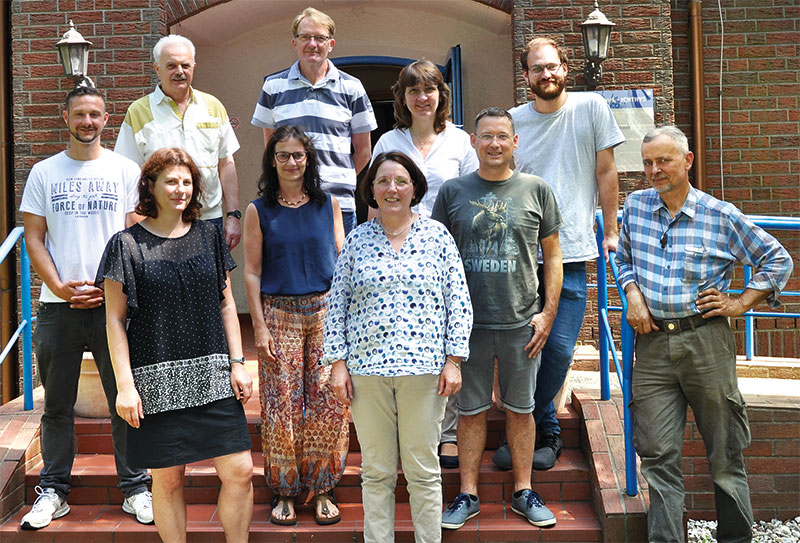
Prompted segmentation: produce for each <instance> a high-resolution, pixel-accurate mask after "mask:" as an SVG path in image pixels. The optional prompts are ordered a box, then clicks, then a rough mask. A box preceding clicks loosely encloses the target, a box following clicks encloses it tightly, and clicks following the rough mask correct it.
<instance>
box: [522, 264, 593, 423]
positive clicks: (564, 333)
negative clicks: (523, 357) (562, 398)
mask: <svg viewBox="0 0 800 543" xmlns="http://www.w3.org/2000/svg"><path fill="white" fill-rule="evenodd" d="M543 275H544V274H543V269H542V266H539V284H540V285H542V284H543V279H542V277H543ZM542 298H543V299H544V296H542ZM585 312H586V262H568V263H566V264H564V284H563V285H562V287H561V297H560V299H559V302H558V313H557V314H556V318H555V320H554V321H553V328H552V329H551V330H550V337H548V338H547V343H546V344H545V346H544V349H542V363H541V365H540V366H539V373H538V374H537V375H536V393H535V394H534V401H535V402H536V405H535V407H534V409H533V419H534V420H535V421H536V426H537V427H538V431H539V432H540V433H542V434H556V435H560V434H561V427H560V426H559V425H558V419H556V408H555V406H554V405H553V398H555V397H556V394H558V391H559V390H561V386H562V385H563V384H564V378H565V377H566V376H567V370H569V365H570V364H571V363H572V353H573V351H574V350H575V343H576V342H577V341H578V334H579V333H580V331H581V325H582V324H583V315H584V313H585Z"/></svg>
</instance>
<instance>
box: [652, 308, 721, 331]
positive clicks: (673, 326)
mask: <svg viewBox="0 0 800 543" xmlns="http://www.w3.org/2000/svg"><path fill="white" fill-rule="evenodd" d="M718 318H720V317H711V318H710V319H704V318H703V315H702V314H701V313H698V314H697V315H692V316H691V317H683V318H680V319H664V320H658V319H653V320H654V321H655V323H656V326H658V328H659V329H660V330H661V331H662V332H664V333H665V334H679V333H681V332H686V331H688V330H694V329H695V328H700V327H701V326H705V325H706V324H708V323H709V322H711V321H713V320H715V319H718Z"/></svg>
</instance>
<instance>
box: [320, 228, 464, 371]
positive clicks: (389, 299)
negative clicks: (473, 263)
mask: <svg viewBox="0 0 800 543" xmlns="http://www.w3.org/2000/svg"><path fill="white" fill-rule="evenodd" d="M328 300H329V305H328V314H327V317H326V319H325V346H324V355H323V358H322V364H325V365H328V364H333V363H334V362H336V361H337V360H342V359H343V360H345V361H346V362H347V368H348V370H349V371H350V373H351V374H352V375H378V376H383V377H394V376H402V375H425V374H434V375H438V374H439V373H441V371H442V367H443V366H444V363H445V357H446V355H452V356H460V357H464V358H466V357H467V356H468V355H469V335H470V332H471V330H472V303H471V302H470V298H469V290H468V289H467V282H466V279H465V277H464V267H463V265H462V263H461V257H460V256H459V253H458V248H457V247H456V243H455V241H454V240H453V238H452V236H451V235H450V233H449V232H448V231H447V229H446V228H445V227H444V226H443V225H442V224H441V223H439V222H437V221H434V220H432V219H426V218H424V217H419V218H418V219H417V220H416V221H415V222H414V224H412V225H411V228H410V229H409V232H408V235H407V236H406V239H405V241H404V243H403V247H402V249H401V251H400V252H399V253H398V252H397V251H395V250H394V248H392V246H391V244H390V243H389V240H388V238H387V237H386V234H385V233H384V232H383V229H382V228H381V226H380V224H378V222H377V221H375V220H372V221H369V222H366V223H364V224H362V225H360V226H358V227H357V228H356V229H355V230H353V231H352V232H351V233H350V235H349V236H348V237H347V239H346V240H345V242H344V247H342V252H341V254H340V255H339V259H338V261H337V262H336V271H335V272H334V275H333V285H332V287H331V290H330V296H329V298H328Z"/></svg>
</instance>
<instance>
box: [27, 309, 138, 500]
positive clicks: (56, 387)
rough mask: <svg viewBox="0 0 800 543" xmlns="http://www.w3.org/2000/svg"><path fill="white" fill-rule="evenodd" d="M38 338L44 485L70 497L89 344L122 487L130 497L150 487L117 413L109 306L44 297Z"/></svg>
mask: <svg viewBox="0 0 800 543" xmlns="http://www.w3.org/2000/svg"><path fill="white" fill-rule="evenodd" d="M33 342H34V346H35V347H36V363H37V366H38V367H39V376H40V378H41V380H42V385H43V386H44V413H43V414H42V435H41V445H42V462H43V464H44V467H43V468H42V472H41V474H40V480H41V482H40V483H39V484H40V485H41V486H42V488H52V489H55V491H56V493H58V495H59V496H61V497H64V498H65V497H66V496H67V495H68V494H69V491H70V472H71V471H72V462H73V460H74V458H75V428H74V426H75V413H74V411H73V408H74V406H75V400H76V399H77V396H78V378H79V377H80V373H81V362H82V359H83V351H84V349H86V348H88V350H90V351H91V352H92V355H93V356H94V362H95V364H96V365H97V371H98V372H99V374H100V381H101V382H102V383H103V390H104V391H105V394H106V401H107V403H108V409H109V411H110V412H111V436H112V438H113V442H114V461H115V462H116V467H117V475H118V476H119V480H120V481H119V488H120V490H122V494H123V495H124V496H125V497H126V498H129V497H131V496H134V495H136V494H139V493H140V492H143V491H145V490H147V485H148V484H149V483H150V476H149V475H147V470H142V469H134V468H131V467H129V466H128V462H127V460H126V457H125V455H126V449H127V446H126V444H127V436H128V434H127V426H128V425H127V423H126V422H125V421H124V420H122V419H121V418H120V417H119V415H117V408H116V403H117V383H116V380H115V378H114V368H113V366H112V365H111V356H110V355H109V353H108V340H107V339H106V312H105V306H100V307H96V308H94V309H72V308H70V307H69V304H68V303H67V302H64V303H41V304H39V315H38V318H37V323H36V330H34V332H33Z"/></svg>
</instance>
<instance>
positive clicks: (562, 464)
mask: <svg viewBox="0 0 800 543" xmlns="http://www.w3.org/2000/svg"><path fill="white" fill-rule="evenodd" d="M248 368H249V369H250V371H251V372H252V373H255V362H253V361H249V362H248ZM256 390H257V388H256ZM246 412H247V418H248V423H249V427H250V432H251V437H252V440H253V464H254V465H255V473H254V477H253V484H254V496H255V508H254V511H253V523H252V526H251V534H250V541H252V542H259V541H264V542H279V541H281V542H282V541H286V542H299V541H320V542H326V543H327V542H331V543H332V542H339V541H347V542H352V541H361V540H362V535H361V534H362V532H363V509H362V504H361V489H360V483H359V472H360V462H361V454H360V452H359V447H358V440H357V439H356V435H355V428H354V427H353V425H352V424H351V429H350V432H351V435H350V452H349V454H348V456H347V468H346V470H345V474H344V476H343V477H342V480H341V482H340V484H339V486H338V487H337V488H336V493H337V497H338V499H339V501H340V509H341V511H342V521H341V522H340V523H338V524H336V525H333V526H329V527H321V526H318V525H317V524H316V523H315V522H314V519H313V513H312V507H311V504H307V505H300V506H299V507H298V523H297V525H296V526H291V527H279V526H275V525H273V524H271V523H269V520H268V519H269V512H270V508H269V505H268V504H269V499H270V497H271V492H270V491H269V489H268V488H267V487H266V485H265V481H264V467H263V459H262V456H261V439H260V428H259V424H260V422H259V417H258V401H257V399H255V398H253V399H251V400H250V402H248V404H247V406H246ZM559 418H560V420H561V424H562V428H563V440H564V446H565V448H564V451H563V453H562V455H561V458H560V459H559V462H558V463H557V464H556V467H555V468H553V469H552V470H550V471H546V472H541V471H536V472H534V488H535V489H536V490H537V491H538V492H539V493H540V494H541V495H542V497H543V498H544V499H545V501H546V502H547V504H548V507H550V509H551V510H552V511H553V512H554V513H555V514H556V517H557V519H558V523H557V524H556V526H555V527H552V528H546V529H540V528H536V527H534V526H531V525H530V524H528V523H527V522H525V520H524V519H523V518H522V517H520V516H518V515H516V514H514V513H513V512H511V509H510V502H511V493H512V491H513V483H512V478H511V473H510V472H503V471H500V470H498V469H496V468H495V467H494V466H493V465H492V463H491V455H492V451H491V450H487V451H486V452H485V453H484V456H483V463H482V466H481V477H480V481H481V484H480V491H479V492H480V496H481V502H482V507H481V514H480V515H479V516H478V517H476V518H475V519H473V520H470V521H469V522H468V523H467V524H466V525H465V526H464V527H463V528H461V529H460V530H457V531H445V532H444V537H443V540H444V541H481V542H507V541H549V542H561V541H564V542H566V541H570V542H584V541H587V542H588V541H602V539H603V533H602V528H601V525H600V522H599V521H598V518H597V516H596V514H595V509H594V507H593V505H592V502H591V493H590V482H589V481H590V473H589V465H588V464H587V462H586V459H585V458H584V456H583V453H582V452H581V451H580V449H579V417H578V414H577V413H576V412H575V411H574V410H573V409H572V407H571V406H570V405H568V406H567V407H566V408H565V409H563V410H561V412H560V413H559ZM503 427H504V420H503V414H502V413H500V412H498V411H495V410H492V411H491V412H490V415H489V432H488V444H487V447H488V448H489V449H494V448H496V447H497V446H498V444H499V443H500V440H501V438H502V433H503ZM75 432H76V436H77V448H78V454H77V457H76V459H75V465H74V468H73V471H72V493H71V494H70V496H69V504H70V507H71V510H72V511H71V513H70V514H69V515H67V516H65V517H63V518H61V519H58V520H55V521H53V522H52V523H51V525H50V526H48V527H47V528H44V529H42V530H39V531H36V532H28V531H21V530H19V522H20V519H21V517H22V515H23V514H24V513H25V512H26V511H27V509H28V507H29V505H30V504H31V503H32V502H33V501H34V500H35V499H36V494H35V492H34V487H35V486H36V484H37V483H38V480H39V479H38V473H39V470H40V469H41V463H40V461H37V462H34V463H31V464H29V468H28V469H27V471H26V473H25V502H26V506H25V507H24V508H22V509H20V510H19V511H17V512H16V513H14V514H13V515H12V516H11V517H10V518H8V519H7V521H6V522H5V523H3V524H2V525H0V540H2V541H3V542H4V543H12V542H18V541H26V542H27V541H55V542H59V543H62V542H76V543H89V542H94V541H97V542H101V541H102V542H115V543H117V542H136V543H145V542H150V541H154V542H156V541H159V538H158V534H157V532H156V530H155V527H153V526H143V525H141V524H138V523H137V522H136V521H135V519H134V518H133V517H132V516H131V515H127V514H125V513H123V512H122V509H121V507H120V504H121V503H122V495H121V493H120V492H119V490H118V489H117V488H116V484H117V478H116V473H115V470H114V459H113V456H112V453H111V451H112V447H111V436H110V423H109V421H108V419H84V418H78V419H77V420H76V425H75ZM37 441H38V440H37ZM37 445H38V444H37ZM398 473H399V477H398V489H397V509H396V519H397V522H396V534H397V535H396V537H397V539H396V540H397V541H398V542H400V541H413V537H414V536H413V526H412V524H411V516H410V509H409V505H408V493H407V491H406V487H405V479H404V478H403V476H402V468H400V467H398ZM442 479H443V487H444V494H445V501H446V502H449V501H450V500H452V499H453V498H454V497H455V495H456V494H457V493H458V488H459V477H458V470H444V472H443V474H442ZM185 484H186V490H185V494H186V501H187V504H188V509H189V511H188V532H189V541H194V542H203V543H205V542H214V541H224V537H223V533H222V526H221V524H220V523H219V522H218V518H217V511H216V505H215V504H216V500H217V495H218V490H219V479H218V478H217V476H216V474H215V472H214V468H213V466H212V465H211V462H199V463H196V464H191V465H189V466H187V470H186V478H185Z"/></svg>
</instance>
